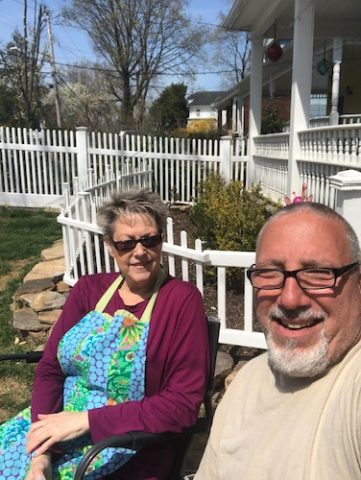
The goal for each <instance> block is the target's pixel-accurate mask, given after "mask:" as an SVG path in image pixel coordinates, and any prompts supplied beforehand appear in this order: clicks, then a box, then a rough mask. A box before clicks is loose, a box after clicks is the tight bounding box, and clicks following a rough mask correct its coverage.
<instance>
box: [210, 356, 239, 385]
mask: <svg viewBox="0 0 361 480" xmlns="http://www.w3.org/2000/svg"><path fill="white" fill-rule="evenodd" d="M233 364H234V362H233V358H232V357H231V355H229V354H228V353H226V352H222V351H218V352H217V360H216V368H215V372H214V385H215V389H218V388H222V387H223V384H224V379H225V378H226V376H227V375H228V374H229V373H230V372H231V371H232V368H233Z"/></svg>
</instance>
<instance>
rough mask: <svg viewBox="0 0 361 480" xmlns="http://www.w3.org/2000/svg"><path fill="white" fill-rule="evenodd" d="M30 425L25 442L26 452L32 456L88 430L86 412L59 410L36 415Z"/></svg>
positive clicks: (36, 455)
mask: <svg viewBox="0 0 361 480" xmlns="http://www.w3.org/2000/svg"><path fill="white" fill-rule="evenodd" d="M38 418H39V421H38V422H35V423H33V424H32V425H31V427H30V429H29V432H28V435H27V438H28V439H27V443H26V451H27V453H33V455H34V457H38V456H39V455H41V454H43V453H45V452H46V451H47V450H49V448H50V447H51V446H52V445H54V443H58V442H63V441H66V440H72V439H73V438H78V437H80V436H81V435H83V434H84V433H87V432H89V421H88V412H80V413H76V412H60V413H53V414H50V415H41V414H40V415H38Z"/></svg>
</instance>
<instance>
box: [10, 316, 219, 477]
mask: <svg viewBox="0 0 361 480" xmlns="http://www.w3.org/2000/svg"><path fill="white" fill-rule="evenodd" d="M207 324H208V339H209V352H210V372H209V377H208V381H207V386H206V392H205V396H204V401H203V402H204V410H205V415H204V416H203V417H199V418H198V420H197V422H196V423H195V425H193V426H192V427H189V428H187V429H185V430H184V431H183V432H177V433H176V432H164V433H149V432H128V433H125V434H123V435H115V436H112V437H108V438H106V439H104V440H102V441H100V442H97V443H95V444H94V445H93V446H92V447H91V448H90V449H89V450H88V452H87V453H86V454H85V455H84V456H83V458H82V459H81V461H80V463H79V465H78V468H77V470H76V473H75V476H74V480H82V479H84V477H85V474H86V471H87V469H88V467H89V464H90V463H91V461H92V460H93V459H94V457H95V456H96V455H97V454H98V453H100V452H101V451H102V450H104V449H105V448H109V447H124V448H130V449H132V450H136V451H137V452H138V451H140V450H141V449H142V448H145V447H147V446H150V445H154V444H158V443H162V442H169V441H173V442H174V443H175V459H174V462H173V466H172V470H171V472H170V474H169V476H168V477H167V480H179V479H180V478H181V473H180V472H181V469H182V465H183V463H184V459H185V456H186V452H187V449H188V446H189V443H190V441H191V439H192V437H193V435H195V434H199V433H206V434H208V432H209V430H210V427H211V424H212V420H213V407H212V396H213V384H214V372H215V366H216V358H217V348H218V338H219V328H220V323H219V321H218V319H217V318H215V317H207ZM41 357H42V352H41V351H35V352H26V353H15V354H6V355H0V361H2V360H17V361H18V360H24V361H26V362H27V363H36V362H38V361H39V360H40V359H41Z"/></svg>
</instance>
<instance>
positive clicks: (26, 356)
mask: <svg viewBox="0 0 361 480" xmlns="http://www.w3.org/2000/svg"><path fill="white" fill-rule="evenodd" d="M42 356H43V352H42V351H35V352H23V353H7V354H4V355H0V361H2V360H13V361H14V360H15V361H16V360H25V361H26V363H37V362H38V361H39V360H40V359H41V357H42Z"/></svg>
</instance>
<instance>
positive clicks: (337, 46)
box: [330, 38, 343, 125]
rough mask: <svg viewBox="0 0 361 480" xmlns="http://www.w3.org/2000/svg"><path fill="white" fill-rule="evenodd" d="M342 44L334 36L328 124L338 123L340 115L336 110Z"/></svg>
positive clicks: (340, 39)
mask: <svg viewBox="0 0 361 480" xmlns="http://www.w3.org/2000/svg"><path fill="white" fill-rule="evenodd" d="M342 44H343V41H342V38H334V40H333V70H332V94H331V112H330V125H338V119H339V116H340V115H339V111H338V98H339V92H340V73H341V62H342Z"/></svg>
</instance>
